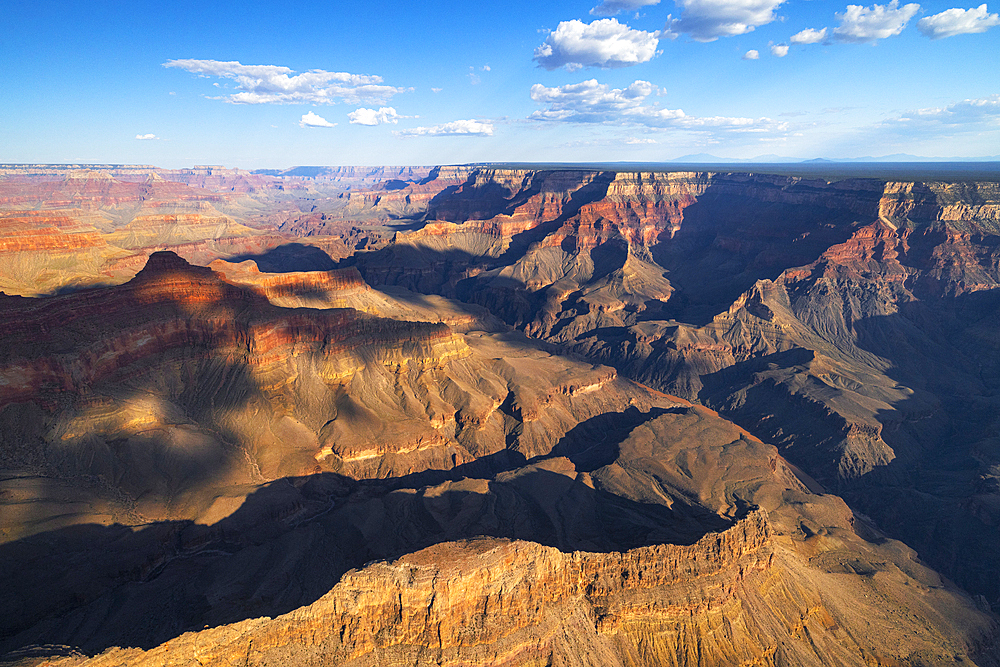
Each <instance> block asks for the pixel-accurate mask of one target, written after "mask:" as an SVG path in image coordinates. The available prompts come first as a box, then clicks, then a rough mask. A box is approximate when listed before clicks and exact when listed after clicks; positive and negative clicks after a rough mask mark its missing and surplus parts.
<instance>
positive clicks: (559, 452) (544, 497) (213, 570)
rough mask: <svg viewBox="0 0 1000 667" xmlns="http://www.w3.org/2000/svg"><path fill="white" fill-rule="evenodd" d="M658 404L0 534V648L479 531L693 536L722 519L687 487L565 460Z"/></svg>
mask: <svg viewBox="0 0 1000 667" xmlns="http://www.w3.org/2000/svg"><path fill="white" fill-rule="evenodd" d="M664 412H666V411H665V410H659V411H657V412H656V414H652V413H640V412H638V411H637V410H635V409H632V410H629V411H627V412H626V413H622V414H621V415H613V416H612V415H604V416H601V417H597V418H594V419H593V420H590V421H589V422H587V423H585V424H581V425H580V426H578V427H577V428H576V429H574V430H573V431H571V432H570V433H568V434H567V435H566V437H564V438H563V439H562V440H561V441H560V443H559V444H558V445H557V446H556V450H554V451H553V453H552V454H551V455H549V456H544V457H538V458H536V459H534V460H532V461H529V462H526V461H525V460H524V458H523V456H521V455H519V454H517V453H516V452H508V451H507V450H504V451H501V452H498V453H497V454H494V455H493V456H491V457H485V458H484V459H481V460H480V461H477V462H474V463H470V464H467V465H466V466H461V467H459V468H456V469H455V470H453V471H427V472H423V473H416V474H414V475H408V476H406V477H401V478H390V479H384V480H364V481H356V480H352V479H349V478H346V477H343V476H341V475H338V474H335V473H319V474H314V475H309V476H305V477H293V478H283V479H279V480H276V481H274V482H271V483H269V484H266V485H264V486H263V487H261V488H259V489H258V490H257V491H255V492H253V493H252V494H251V495H250V496H248V497H247V498H246V500H245V502H244V503H243V505H242V506H241V507H240V508H239V509H238V510H237V511H236V512H235V513H233V514H232V515H230V516H228V517H227V518H225V519H223V520H221V521H219V522H218V523H216V524H214V525H212V526H204V525H198V524H195V523H193V522H191V521H166V522H160V523H155V524H150V525H146V526H142V527H140V528H136V529H133V528H131V527H127V526H120V525H112V526H99V525H94V524H89V525H78V526H71V527H68V528H63V529H59V530H53V531H49V532H46V533H42V534H39V535H34V536H32V537H28V538H25V539H22V540H18V541H16V542H12V543H9V544H5V545H2V546H0V573H2V574H0V591H2V593H0V618H2V619H3V626H2V628H0V635H2V636H3V637H5V639H4V640H2V643H0V651H11V650H14V649H18V648H21V647H25V646H29V645H36V644H54V645H55V644H57V645H64V646H73V647H79V648H80V649H82V650H84V651H85V652H87V653H91V654H93V653H96V652H99V651H101V650H103V649H105V648H108V647H110V646H116V645H117V646H140V647H144V648H149V647H152V646H155V645H158V644H161V643H163V642H164V641H167V640H169V639H171V638H173V637H176V636H178V635H179V634H181V633H183V632H186V631H189V630H200V629H202V628H204V627H205V626H216V625H221V624H225V623H232V622H235V621H239V620H242V619H246V618H254V617H259V616H271V617H273V616H276V615H279V614H282V613H286V612H289V611H291V610H293V609H296V608H298V607H301V606H303V605H307V604H310V603H312V602H314V601H315V600H316V599H318V598H319V597H320V596H321V595H323V594H324V593H326V592H327V591H328V590H330V588H332V587H333V586H334V585H335V584H336V583H337V581H338V580H339V579H340V577H341V576H342V575H343V574H344V573H345V572H346V571H347V570H349V569H352V568H358V567H362V566H364V565H365V563H367V562H369V561H371V560H377V559H390V560H391V559H395V558H398V557H400V556H402V555H404V554H406V553H410V552H413V551H415V550H418V549H422V548H425V547H428V546H432V545H434V544H438V543H441V542H446V541H452V540H460V539H465V538H470V537H475V536H481V535H485V536H491V537H497V538H507V539H523V540H531V541H534V542H538V543H541V544H544V545H548V546H552V547H556V548H558V549H560V550H563V551H572V550H585V551H603V552H607V551H620V550H624V549H630V548H635V547H639V546H643V545H649V544H658V543H676V544H690V543H693V542H695V541H697V540H698V539H699V538H700V537H702V536H703V535H704V534H706V533H709V532H713V531H719V530H723V529H725V528H727V527H728V526H730V525H731V522H730V521H729V520H726V519H724V518H722V517H719V516H717V515H715V514H713V513H712V512H711V511H709V510H707V509H706V508H703V507H701V506H697V505H691V504H689V503H688V502H687V501H685V499H683V498H678V499H675V500H674V504H673V507H671V508H668V507H667V506H666V505H661V504H654V503H648V502H637V501H634V500H630V499H628V498H624V497H622V496H619V495H616V494H613V493H609V492H607V491H604V490H601V488H599V487H598V488H595V487H594V486H592V485H591V484H590V483H587V482H585V481H584V479H583V478H581V476H580V474H578V473H577V472H575V471H574V470H573V466H572V465H568V462H567V461H566V459H565V458H562V457H568V458H569V459H570V460H572V461H576V462H578V463H579V464H580V465H581V466H582V467H584V468H592V467H594V466H597V465H600V464H601V463H602V462H604V461H609V460H611V459H613V457H614V453H615V452H616V450H617V444H618V442H619V441H621V440H622V439H623V438H624V437H626V436H627V435H628V432H629V431H630V430H631V426H632V425H637V424H640V423H644V422H645V421H647V420H649V419H652V418H654V417H655V416H657V415H659V414H662V413H664ZM591 438H599V439H598V440H596V441H593V442H592V441H591Z"/></svg>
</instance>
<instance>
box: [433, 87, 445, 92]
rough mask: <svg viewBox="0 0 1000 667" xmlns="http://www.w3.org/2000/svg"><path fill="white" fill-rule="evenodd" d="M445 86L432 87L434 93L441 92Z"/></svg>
mask: <svg viewBox="0 0 1000 667" xmlns="http://www.w3.org/2000/svg"><path fill="white" fill-rule="evenodd" d="M442 90H444V88H431V92H432V93H440V92H441V91H442Z"/></svg>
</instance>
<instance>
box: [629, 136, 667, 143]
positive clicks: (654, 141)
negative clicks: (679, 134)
mask: <svg viewBox="0 0 1000 667" xmlns="http://www.w3.org/2000/svg"><path fill="white" fill-rule="evenodd" d="M625 143H626V144H656V143H659V142H658V141H657V140H656V139H637V138H636V137H629V138H628V139H626V140H625Z"/></svg>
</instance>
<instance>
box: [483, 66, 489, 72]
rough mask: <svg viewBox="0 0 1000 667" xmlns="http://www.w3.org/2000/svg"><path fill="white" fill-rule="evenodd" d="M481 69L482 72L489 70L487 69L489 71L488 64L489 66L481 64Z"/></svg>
mask: <svg viewBox="0 0 1000 667" xmlns="http://www.w3.org/2000/svg"><path fill="white" fill-rule="evenodd" d="M482 70H483V71H484V72H489V71H490V66H489V65H483V66H482Z"/></svg>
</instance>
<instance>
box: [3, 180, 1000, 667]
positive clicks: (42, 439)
mask: <svg viewBox="0 0 1000 667" xmlns="http://www.w3.org/2000/svg"><path fill="white" fill-rule="evenodd" d="M132 171H135V173H132ZM141 171H142V170H130V171H129V172H128V173H125V171H123V170H119V171H115V172H114V173H111V172H109V173H108V174H101V173H92V172H83V173H78V174H70V178H65V177H61V176H57V175H54V174H44V175H39V176H33V177H30V178H29V180H30V181H31V183H35V184H36V185H38V184H41V185H39V187H42V188H43V189H42V190H39V191H38V193H36V194H34V195H32V194H31V193H30V191H29V190H25V189H24V188H22V189H21V190H20V191H16V189H15V190H11V191H9V192H7V191H4V192H6V194H5V196H10V197H14V199H10V200H5V202H4V203H0V208H3V209H4V213H3V214H0V215H2V217H0V244H6V245H0V280H3V281H6V282H3V283H2V284H3V285H4V289H8V291H11V292H18V293H21V294H38V293H50V292H55V291H56V289H57V287H59V286H67V285H71V286H74V287H77V288H84V287H95V284H97V283H99V282H101V281H105V282H109V283H119V284H117V285H113V286H97V287H95V288H92V289H77V290H76V291H74V292H72V293H62V294H55V295H52V296H47V297H44V298H23V297H13V296H0V314H2V315H3V316H4V321H5V322H6V323H7V324H6V326H5V327H4V329H3V330H2V331H0V468H2V472H3V475H2V476H0V516H2V517H3V518H2V520H0V590H2V591H4V594H3V595H0V654H2V653H3V652H5V651H14V653H11V654H8V656H7V657H6V658H5V659H9V660H12V661H14V662H18V661H20V662H22V663H23V664H26V665H27V664H32V661H35V662H37V660H38V659H51V658H54V657H58V656H59V655H65V654H66V651H65V650H64V649H60V648H58V646H69V647H74V650H78V651H82V652H84V653H86V654H88V655H90V656H92V657H90V658H88V657H86V656H83V655H79V654H78V655H76V656H73V655H69V656H68V657H66V659H65V661H64V663H63V664H65V665H66V666H67V667H68V666H70V665H76V664H81V663H90V664H95V665H105V664H107V665H112V664H115V665H117V664H121V663H127V664H151V665H152V664H218V665H225V664H241V665H246V664H259V665H264V664H290V665H295V664H319V663H322V664H345V665H368V664H379V665H383V664H454V665H461V664H487V663H489V664H510V665H515V664H517V665H520V664H539V665H544V664H595V665H597V664H600V665H616V664H620V665H644V664H648V665H653V664H657V665H659V664H672V665H731V664H745V665H751V664H757V665H766V664H770V665H790V664H794V665H827V664H843V665H854V664H857V665H864V664H884V665H914V666H916V665H927V664H944V663H948V664H973V663H975V664H981V665H991V664H997V662H998V658H997V656H998V653H997V647H996V631H997V625H996V617H995V616H994V615H993V614H992V613H991V612H990V611H989V610H990V608H991V604H993V602H994V599H995V598H996V595H997V594H998V591H997V588H996V585H997V584H996V582H997V581H1000V579H998V571H997V564H996V559H995V558H993V557H992V555H993V554H994V553H995V552H996V550H997V549H1000V532H998V531H997V526H998V525H1000V501H998V498H1000V485H998V482H997V480H998V479H1000V472H998V470H1000V454H998V452H1000V446H998V440H997V438H996V430H997V427H998V426H1000V422H998V421H997V417H996V415H997V414H998V409H1000V405H997V401H996V400H995V396H996V395H1000V394H998V392H997V390H998V388H1000V361H998V359H1000V355H998V354H996V353H997V352H1000V337H998V336H997V334H996V331H997V330H998V327H1000V318H998V316H997V313H1000V302H998V300H997V298H996V295H995V294H994V292H995V291H996V288H997V287H998V281H1000V258H998V256H997V251H996V248H997V247H1000V244H998V243H997V239H998V238H1000V221H998V214H997V211H998V210H1000V191H998V190H997V186H996V184H994V183H987V182H984V183H964V184H955V183H895V182H884V181H878V180H873V179H872V180H855V181H843V182H838V183H828V182H825V181H811V180H805V179H799V178H790V177H778V176H767V175H759V174H758V175H752V174H737V173H732V174H715V173H670V174H665V173H638V172H636V173H628V172H617V173H615V172H586V171H568V170H567V171H531V170H514V169H511V170H506V169H488V168H475V167H441V168H435V169H434V170H430V171H428V172H427V173H423V172H420V171H419V170H417V171H405V170H399V169H388V170H385V169H383V170H381V171H380V170H364V169H357V168H352V169H346V168H345V169H341V170H337V171H327V172H323V173H320V172H319V171H315V170H313V171H310V170H308V169H306V170H304V171H302V172H301V173H298V174H291V173H290V174H287V175H268V174H256V175H250V174H248V173H246V172H239V171H238V170H225V169H221V168H217V167H199V168H196V169H193V170H186V171H188V172H190V173H185V174H180V173H178V174H175V175H170V174H166V173H165V172H163V173H162V177H163V178H173V176H176V177H177V178H176V180H177V181H182V180H187V181H188V182H190V183H191V184H192V185H184V184H181V183H179V182H171V183H164V182H163V181H160V180H158V179H157V178H154V177H151V176H149V175H148V174H147V175H146V176H143V173H145V172H142V173H140V172H141ZM293 171H295V170H293ZM314 171H315V173H314ZM157 174H160V172H157ZM32 179H33V180H32ZM140 179H141V180H142V183H139V182H138V181H139V180H140ZM5 182H6V181H0V191H2V189H3V187H5V186H4V183H5ZM45 184H47V185H45ZM348 185H350V188H349V189H348V187H347V186H348ZM43 186H44V187H43ZM286 186H287V190H279V189H278V188H279V187H281V188H284V187H286ZM44 188H49V190H44ZM43 190H44V191H43ZM240 190H245V192H241V191H240ZM46 192H47V193H48V194H46ZM39 193H41V194H39ZM171 193H174V194H171ZM175 195H176V196H175ZM25 197H27V198H25ZM31 197H35V198H36V199H31ZM45 197H51V198H52V200H53V201H55V202H56V203H55V204H54V205H53V206H48V205H47V204H46V203H45V201H44V200H45ZM28 209H32V210H28ZM35 209H37V210H35ZM331 234H335V235H331ZM292 235H296V236H302V237H306V236H308V240H307V242H306V241H305V240H303V242H294V243H293V242H291V241H294V238H295V237H294V236H292ZM33 244H34V245H33ZM167 247H169V248H173V249H175V250H176V251H177V252H176V253H169V252H167V253H164V252H157V251H158V250H159V249H161V248H167ZM32 248H34V249H32ZM182 257H183V258H182ZM39 258H41V259H42V260H44V261H41V263H33V262H38V261H39ZM193 259H198V262H193V263H194V264H197V263H199V262H200V263H205V264H208V263H211V266H210V267H202V266H195V265H193V264H192V263H190V262H192V260H193ZM185 260H187V261H185ZM69 266H71V267H72V269H71V270H67V269H66V267H69ZM133 276H134V277H133ZM8 286H9V287H8ZM636 381H637V382H641V383H642V384H637V382H636ZM661 392H669V393H661ZM710 408H714V409H718V410H719V411H720V413H716V412H713V410H712V409H710ZM728 420H733V421H728ZM737 424H739V425H737ZM828 491H836V492H837V493H839V494H841V496H842V497H843V498H841V497H838V496H835V495H832V494H831V493H829V492H828ZM845 500H846V501H847V502H846V503H845ZM897 539H902V540H903V542H899V541H896V540H897ZM904 542H905V544H904ZM911 547H913V548H916V549H917V552H916V553H915V552H914V551H913V550H912V549H911ZM921 559H925V560H927V561H929V562H930V563H931V564H932V565H934V566H936V567H939V568H941V569H942V570H943V572H944V573H945V574H946V575H947V576H949V577H952V578H954V579H955V580H957V581H958V582H959V583H960V584H961V585H962V586H964V587H965V588H966V591H968V592H969V593H971V594H972V595H973V596H974V597H970V596H969V595H968V594H967V593H965V592H962V591H961V590H958V589H956V588H954V587H953V585H952V584H951V583H950V582H949V581H948V580H946V579H943V578H941V577H940V576H939V575H938V574H937V573H935V572H934V571H932V570H930V569H928V567H927V566H926V565H924V564H923V562H922V560H921ZM46 645H47V647H46ZM32 646H34V647H35V648H28V647H32ZM116 647H121V648H116ZM129 647H131V648H129ZM11 656H12V657H11ZM588 661H589V662H588Z"/></svg>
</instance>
